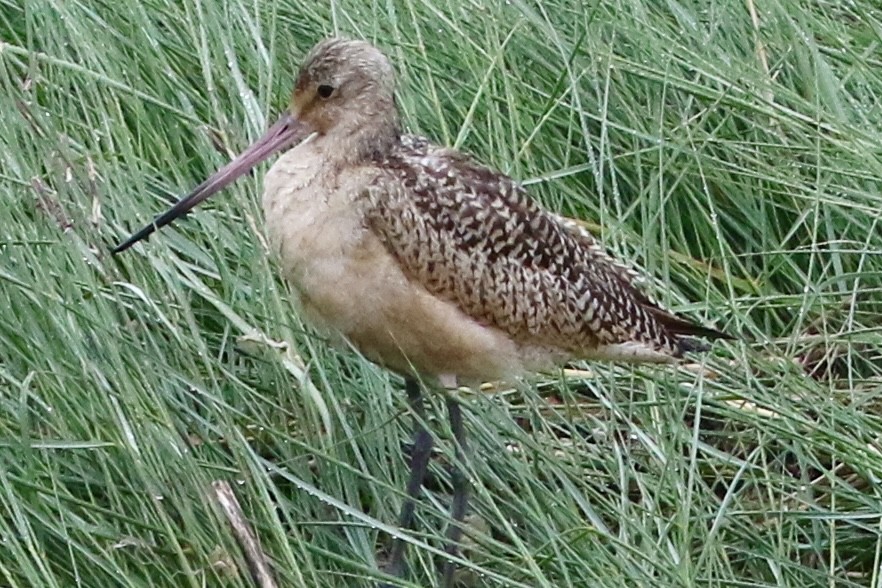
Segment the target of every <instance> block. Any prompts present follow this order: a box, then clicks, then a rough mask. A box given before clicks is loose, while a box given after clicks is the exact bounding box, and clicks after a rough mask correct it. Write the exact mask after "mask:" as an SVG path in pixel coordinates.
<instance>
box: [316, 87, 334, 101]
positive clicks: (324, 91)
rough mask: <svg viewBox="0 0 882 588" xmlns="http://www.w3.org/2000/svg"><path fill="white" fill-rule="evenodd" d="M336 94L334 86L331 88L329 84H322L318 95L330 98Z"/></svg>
mask: <svg viewBox="0 0 882 588" xmlns="http://www.w3.org/2000/svg"><path fill="white" fill-rule="evenodd" d="M333 93H334V86H329V85H327V84H322V85H321V86H319V87H318V95H319V96H321V97H322V98H330V97H331V94H333Z"/></svg>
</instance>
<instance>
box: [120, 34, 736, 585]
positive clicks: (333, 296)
mask: <svg viewBox="0 0 882 588" xmlns="http://www.w3.org/2000/svg"><path fill="white" fill-rule="evenodd" d="M396 92H397V89H396V76H395V71H394V68H393V65H392V63H391V62H390V60H389V59H388V58H387V57H386V55H385V54H384V53H383V52H382V51H381V50H380V49H378V48H377V47H375V46H374V45H372V44H371V43H369V42H366V41H362V40H353V39H346V38H339V37H335V38H329V39H325V40H322V41H320V42H319V43H318V44H317V45H315V46H314V47H313V48H312V49H311V51H309V52H308V54H307V55H306V56H305V58H304V60H303V63H302V66H301V68H300V70H299V73H298V75H297V77H296V82H295V84H294V89H293V92H292V94H291V99H290V103H289V105H288V108H287V109H286V110H285V111H284V113H283V114H282V115H281V117H280V118H279V120H278V121H277V122H276V123H275V124H273V125H272V126H271V127H270V128H269V129H268V131H267V132H266V133H265V134H264V135H263V136H262V137H261V138H260V139H258V140H257V141H256V142H254V143H253V144H252V145H251V146H250V147H248V148H246V149H245V150H244V151H243V152H242V153H241V154H240V155H239V156H238V157H236V158H235V159H233V160H232V161H231V162H230V163H228V164H227V165H226V166H224V167H222V168H220V169H219V170H218V171H217V172H216V173H214V174H213V175H211V177H209V178H208V179H207V180H205V181H204V182H203V183H201V184H199V185H198V186H197V187H196V188H195V189H194V190H193V191H192V192H190V193H189V194H188V195H186V196H184V197H183V198H181V199H180V200H179V201H178V202H177V203H176V204H175V205H174V206H172V207H171V208H170V209H168V210H167V211H166V212H165V213H163V214H160V215H159V216H157V217H156V218H155V219H154V220H153V222H151V223H150V224H148V225H146V226H145V227H143V228H142V229H141V230H140V231H138V232H136V233H134V234H133V235H132V236H131V237H130V238H128V239H127V240H125V241H124V242H122V243H121V244H119V245H118V246H117V247H116V248H115V249H114V250H113V253H115V254H116V253H120V252H122V251H124V250H126V249H128V248H129V247H131V246H132V245H134V244H135V243H137V242H138V241H141V240H142V239H145V238H146V237H147V236H149V235H150V234H151V233H153V232H154V231H156V230H157V229H160V228H161V227H163V226H165V225H167V224H169V223H171V222H172V221H174V220H175V219H177V218H179V217H181V216H182V215H184V214H186V213H187V212H189V211H190V210H191V209H193V208H194V207H195V206H196V205H198V204H199V203H200V202H203V201H204V200H206V199H207V198H209V197H210V196H212V195H214V194H216V193H217V192H219V191H220V190H221V189H223V188H224V187H225V186H227V185H228V184H230V183H231V182H233V181H234V180H235V179H237V178H238V177H240V176H242V175H243V174H245V173H247V172H249V171H250V170H251V169H252V168H253V167H254V166H255V165H257V164H258V163H260V162H262V161H264V160H266V159H268V158H270V157H271V156H273V155H275V154H280V155H279V157H278V158H277V159H276V160H275V162H274V163H273V164H272V166H271V167H270V169H269V171H268V172H267V173H266V176H265V177H264V190H263V201H262V204H263V211H264V216H265V223H266V232H267V235H268V237H269V242H270V243H271V246H272V249H273V252H274V255H275V256H276V257H277V259H278V263H279V265H280V268H281V272H282V274H283V276H284V278H285V279H286V280H287V281H288V282H289V283H290V285H291V286H292V288H291V290H292V292H293V295H294V296H295V297H296V298H297V303H298V306H299V309H300V312H301V313H302V316H303V318H304V319H305V320H306V321H307V322H308V323H310V324H311V325H313V326H314V327H315V328H316V329H318V330H319V331H320V332H323V333H325V334H327V335H330V336H332V337H333V338H336V339H337V340H339V341H340V342H343V343H348V344H351V345H352V346H354V347H355V348H356V349H357V350H358V351H359V352H360V353H362V354H363V355H364V356H365V357H366V358H368V359H369V360H371V361H372V362H374V363H376V364H378V365H380V366H382V367H385V368H387V369H389V370H391V371H393V372H396V373H398V374H401V375H402V376H403V377H404V380H405V390H406V395H407V400H408V404H409V408H410V412H411V414H412V416H413V421H414V424H413V446H412V447H413V449H412V451H411V454H410V472H409V477H408V482H407V488H406V498H405V500H404V502H403V504H402V507H401V511H400V515H399V519H398V525H399V527H400V528H401V529H402V530H403V531H404V532H407V531H411V530H412V529H413V523H414V508H415V503H416V501H417V500H418V498H419V495H420V492H421V488H422V484H423V481H424V478H425V475H426V470H427V467H428V462H429V458H430V454H431V451H432V445H433V438H432V435H431V434H430V432H429V431H428V430H427V429H426V427H425V422H426V421H425V415H424V408H423V400H424V398H423V392H424V390H434V391H439V392H440V393H442V394H444V397H445V404H446V409H447V411H448V418H449V421H450V426H451V430H452V432H453V436H454V440H455V446H454V447H455V457H456V460H455V462H454V463H455V464H457V465H454V467H453V468H452V474H451V476H452V488H453V496H452V506H451V517H450V523H449V525H448V530H447V532H446V539H445V544H444V545H445V552H446V554H447V555H448V556H450V557H447V558H446V559H445V560H444V562H443V563H442V569H441V570H440V579H441V585H442V586H445V587H449V586H452V584H453V578H454V572H455V569H456V566H455V564H454V562H453V559H454V556H456V555H457V554H458V545H459V542H460V539H461V535H462V531H463V520H464V517H465V514H466V509H467V501H468V492H469V483H468V480H467V479H466V477H465V475H464V473H463V471H462V469H461V464H462V463H463V461H464V460H465V458H466V452H467V447H466V433H465V430H464V425H463V419H462V412H461V406H460V400H458V399H457V398H456V396H455V395H454V394H452V393H450V391H452V390H455V389H456V388H457V387H459V386H476V385H478V384H480V383H481V382H485V381H492V380H511V379H513V378H518V377H521V376H522V375H525V374H529V373H531V372H538V371H543V370H548V369H552V368H553V367H554V366H558V365H561V364H563V363H565V362H568V361H572V360H608V361H625V362H652V363H670V362H675V361H677V360H679V359H680V358H682V357H683V356H684V354H687V353H690V352H702V351H707V350H708V349H709V347H710V346H709V345H708V344H707V342H706V341H707V340H714V339H727V338H730V337H729V335H727V334H726V333H724V332H722V331H720V330H717V329H714V328H710V327H705V326H702V325H700V324H697V323H696V322H693V321H691V320H689V319H687V318H684V317H681V316H678V315H676V314H674V313H673V312H671V311H669V310H667V309H665V308H663V307H662V306H660V305H659V304H658V303H656V302H655V301H654V300H652V299H651V298H650V297H649V296H648V295H647V294H646V293H645V292H644V291H643V289H642V288H641V287H640V286H639V275H638V274H637V273H636V272H635V271H633V270H632V269H630V268H629V267H628V266H626V265H625V264H623V263H621V262H620V261H618V260H617V259H616V258H615V257H613V256H612V255H610V254H609V253H607V251H606V249H605V248H604V247H603V245H602V244H601V243H600V242H599V241H598V240H597V239H595V238H594V237H593V236H592V235H591V234H590V233H589V232H588V231H586V230H585V229H584V228H583V227H582V226H581V225H579V224H578V223H576V222H574V221H572V220H569V219H565V218H563V217H561V216H559V215H557V214H555V213H553V212H551V211H549V210H547V209H545V208H543V207H542V206H541V205H540V204H539V203H537V201H536V200H534V199H533V198H531V197H530V195H529V194H528V193H527V191H526V190H525V188H524V187H522V186H521V185H520V184H519V183H518V182H516V181H515V180H514V179H512V178H511V177H509V176H508V175H506V174H504V173H501V172H499V171H497V170H495V169H493V168H492V167H489V166H487V165H484V164H482V163H480V162H479V161H477V160H476V159H475V158H473V157H471V156H470V155H468V154H465V153H462V152H460V151H457V150H455V149H452V148H447V147H444V146H440V145H437V144H435V143H433V142H432V141H430V140H429V139H427V138H425V137H422V136H417V135H414V134H408V133H406V132H404V130H403V125H402V121H401V116H400V113H399V110H398V107H397V104H396ZM404 551H405V543H404V542H403V541H401V540H400V539H399V540H394V541H393V543H392V547H391V548H390V552H389V555H388V560H387V564H386V566H385V572H386V574H388V575H389V577H393V578H402V577H403V576H404V575H406V572H407V570H406V565H405V553H404Z"/></svg>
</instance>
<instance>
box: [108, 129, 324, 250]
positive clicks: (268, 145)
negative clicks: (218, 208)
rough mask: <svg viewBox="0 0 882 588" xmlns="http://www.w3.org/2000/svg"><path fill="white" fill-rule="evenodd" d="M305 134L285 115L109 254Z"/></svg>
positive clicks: (169, 221)
mask: <svg viewBox="0 0 882 588" xmlns="http://www.w3.org/2000/svg"><path fill="white" fill-rule="evenodd" d="M308 134H309V130H308V129H307V128H306V127H305V126H304V125H303V123H301V122H300V121H298V120H297V119H296V118H294V117H293V116H292V115H291V114H285V115H284V116H282V118H281V119H279V121H278V122H276V124H274V125H273V126H272V127H270V128H269V130H268V131H267V132H266V133H265V134H264V135H263V136H262V137H261V138H260V139H258V140H257V141H255V142H254V143H253V144H252V145H251V146H249V147H248V148H247V149H245V151H243V152H242V153H241V154H240V155H239V156H238V157H236V158H235V159H233V161H231V162H230V163H228V164H227V165H225V166H224V167H222V168H220V169H219V170H218V171H216V172H215V173H214V174H213V175H212V176H211V177H210V178H208V179H207V180H205V181H204V182H202V183H201V184H199V185H198V186H196V188H195V189H194V190H193V191H192V192H190V193H189V194H187V195H186V196H184V197H183V198H181V199H180V200H178V202H177V203H176V204H175V205H174V206H172V207H171V208H169V209H168V210H167V211H165V212H164V213H162V214H160V215H159V216H157V217H156V218H155V219H153V222H152V223H150V224H149V225H147V226H145V227H144V228H142V229H141V230H140V231H138V232H137V233H135V234H133V235H132V236H131V237H129V238H128V239H126V240H125V241H123V242H122V243H120V244H119V245H117V246H116V248H115V249H114V250H113V253H114V254H116V253H120V252H122V251H125V250H126V249H128V248H129V247H131V246H132V245H134V244H135V243H137V242H138V241H140V240H142V239H145V238H147V237H148V236H150V234H151V233H153V232H154V231H157V230H159V229H161V228H162V227H164V226H165V225H167V224H169V223H171V222H172V221H174V220H175V219H177V218H178V217H180V216H183V215H185V214H187V213H188V212H190V211H191V210H192V209H193V208H194V207H195V206H196V205H198V204H199V203H200V202H202V201H204V200H207V199H208V198H210V197H211V196H213V195H214V194H216V193H218V192H220V191H221V190H222V189H224V188H225V187H227V186H228V185H229V184H230V183H232V182H233V181H234V180H236V179H237V178H239V177H240V176H242V175H243V174H246V173H248V172H249V171H250V170H251V168H253V167H254V166H255V165H257V164H258V163H260V162H262V161H264V160H266V159H267V158H268V157H270V156H271V155H273V154H275V153H278V152H279V151H283V150H285V149H288V148H289V147H292V146H293V145H295V144H297V143H299V142H300V141H302V140H303V139H304V138H306V136H307V135H308Z"/></svg>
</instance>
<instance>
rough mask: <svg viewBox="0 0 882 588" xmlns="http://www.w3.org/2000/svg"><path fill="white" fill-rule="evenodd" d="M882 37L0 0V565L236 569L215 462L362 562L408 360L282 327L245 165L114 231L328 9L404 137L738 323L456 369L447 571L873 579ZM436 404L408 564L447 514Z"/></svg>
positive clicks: (278, 82)
mask: <svg viewBox="0 0 882 588" xmlns="http://www.w3.org/2000/svg"><path fill="white" fill-rule="evenodd" d="M880 31H882V16H880V13H879V12H878V10H877V9H876V7H875V5H874V3H873V2H871V1H870V0H857V1H855V2H850V3H840V2H819V1H812V2H810V1H807V0H791V1H783V0H769V1H768V2H762V3H754V1H753V0H748V1H747V2H719V3H704V2H689V1H683V2H674V1H671V2H651V1H648V0H629V1H622V0H620V1H615V0H598V1H595V2H580V1H578V0H552V1H549V2H533V1H528V0H512V1H511V2H507V3H499V2H493V1H483V0H474V1H472V2H460V1H458V0H457V1H453V0H451V1H447V2H444V1H442V2H428V1H419V0H396V1H388V2H374V3H362V2H356V1H352V2H350V1H341V2H332V3H330V4H319V3H315V4H313V3H306V2H304V3H295V2H291V3H289V2H280V1H278V0H267V1H265V2H242V1H240V0H228V1H225V2H217V3H214V2H184V3H179V2H171V1H167V0H145V1H144V2H140V3H116V4H114V3H105V2H61V1H57V0H55V1H53V0H26V1H18V2H16V1H14V0H0V194H2V197H3V199H2V205H0V227H2V232H0V585H4V586H14V587H24V586H41V587H42V586H77V585H78V586H111V585H115V586H127V587H133V586H193V587H194V588H195V587H196V586H218V585H224V586H248V585H251V580H250V578H249V576H248V573H247V568H246V564H245V561H244V559H243V556H242V554H241V550H240V548H239V545H238V544H237V542H236V540H235V539H234V537H233V534H232V532H231V531H230V530H229V528H228V526H227V524H226V522H225V521H224V520H223V518H222V517H220V516H219V515H218V514H217V511H216V510H215V509H214V507H213V505H212V502H211V500H210V499H209V498H208V495H207V493H208V489H209V488H210V486H211V483H212V482H213V481H215V480H227V481H229V482H231V483H233V484H234V488H235V490H236V494H237V496H238V497H239V500H240V501H241V502H242V506H243V509H244V510H245V513H246V515H247V516H248V518H249V520H250V521H251V523H252V524H253V525H254V527H255V529H256V532H257V533H258V535H259V537H260V540H261V543H262V547H263V549H264V551H265V552H266V553H267V555H268V556H269V557H270V559H271V561H272V563H273V565H274V568H275V571H276V574H277V575H278V578H279V580H280V583H281V584H282V585H285V586H368V585H371V584H372V582H373V579H375V578H376V577H377V572H375V569H376V564H377V558H378V556H381V555H382V549H383V545H384V544H385V541H386V540H387V535H386V533H385V532H383V530H384V529H385V530H386V531H388V530H389V529H390V528H389V524H390V523H392V522H394V521H395V516H396V514H395V513H396V512H397V509H398V506H399V504H400V499H401V488H402V487H403V480H404V477H405V475H406V467H405V452H403V451H402V444H403V443H404V442H405V441H406V440H407V438H408V437H407V434H408V433H407V428H408V424H409V419H408V418H404V417H406V414H405V413H406V410H405V403H404V401H403V398H402V397H401V396H402V395H401V393H400V391H399V390H400V384H401V383H400V381H399V380H398V379H397V378H396V377H393V376H390V375H389V374H387V373H385V372H383V371H382V370H380V369H379V368H377V367H374V366H372V365H371V364H369V363H368V362H366V361H365V360H363V359H361V358H359V357H358V356H357V354H356V353H355V352H353V351H351V350H342V351H341V350H334V349H331V348H329V347H328V346H327V345H326V344H325V342H324V341H323V340H322V339H321V338H320V337H319V336H317V335H315V334H314V333H313V332H311V331H310V330H308V329H305V328H304V327H303V325H302V324H301V322H300V320H299V318H298V315H297V312H296V309H295V308H294V306H293V304H292V303H291V300H290V296H289V291H288V289H287V287H286V286H285V285H284V284H283V283H282V282H281V281H280V279H279V278H278V274H277V271H276V267H275V262H274V260H272V258H270V257H268V256H267V255H266V246H265V243H264V239H263V236H262V228H261V227H262V220H261V213H260V210H259V205H258V201H259V198H258V193H259V190H260V182H259V181H258V179H256V178H253V179H245V180H242V181H240V182H239V183H238V184H236V186H235V187H233V188H231V189H229V190H228V191H227V192H226V193H225V195H222V196H220V197H218V198H216V199H215V202H214V204H211V205H208V206H206V207H203V208H202V209H200V210H199V211H198V212H196V213H194V214H192V215H190V217H189V219H188V220H187V221H185V222H179V223H177V224H176V225H175V226H173V227H170V228H168V229H166V230H164V231H163V232H162V233H161V234H160V235H158V236H156V237H154V238H152V239H151V241H150V242H149V243H148V244H145V245H142V246H139V247H137V248H135V249H134V250H132V251H131V252H129V253H127V254H126V255H124V256H121V257H118V258H114V257H111V256H110V255H109V253H108V252H109V247H110V246H112V245H113V244H115V243H116V242H117V241H118V240H119V239H120V238H121V237H124V236H125V235H126V234H127V233H128V232H129V231H130V230H131V229H133V228H136V227H137V226H140V225H141V224H143V223H144V222H146V221H147V220H149V219H150V218H151V217H152V215H153V214H155V213H156V212H158V211H160V210H162V209H164V207H165V206H166V204H167V202H168V201H170V200H172V199H174V198H175V197H176V196H177V195H180V194H181V193H182V192H183V191H185V190H186V189H187V188H188V187H191V186H193V185H194V184H195V183H197V182H198V181H199V180H200V179H202V178H203V177H204V176H205V175H206V174H207V173H209V172H210V171H211V170H212V169H213V168H215V167H217V166H218V165H220V164H222V163H223V162H225V161H226V160H227V159H228V158H229V156H230V155H231V154H232V153H234V152H235V151H237V150H239V149H241V148H242V147H244V146H245V145H246V144H247V142H248V141H249V139H253V138H255V137H256V136H257V135H258V133H260V131H261V130H263V129H264V128H265V127H266V126H267V124H268V123H269V122H271V120H272V118H273V117H274V116H275V115H276V114H277V113H278V112H279V111H280V110H281V109H282V108H284V106H285V102H286V98H287V93H288V91H289V86H290V84H291V83H292V81H293V77H294V75H295V73H296V68H297V66H298V63H299V61H300V59H301V58H302V57H303V55H304V54H305V52H306V51H307V50H308V48H309V47H310V46H311V45H312V44H313V43H315V42H316V41H317V40H318V39H320V38H322V37H324V36H327V35H330V34H334V33H341V34H346V35H349V36H354V37H360V38H366V39H369V40H372V41H374V42H376V43H377V44H379V45H380V46H381V47H383V48H384V49H385V50H386V51H387V52H388V54H389V55H390V57H391V58H392V59H393V60H394V62H395V63H396V66H397V69H398V73H399V77H400V82H401V91H400V104H401V108H402V110H403V112H404V115H405V119H406V121H407V124H408V126H409V128H410V129H411V130H413V131H416V132H420V133H423V134H426V135H428V136H430V137H433V138H434V139H436V140H437V141H439V142H441V143H444V144H449V145H456V146H458V147H460V148H463V149H466V150H468V151H470V152H472V153H474V154H475V155H476V156H477V157H479V158H480V159H482V160H484V161H486V162H489V163H492V164H494V165H496V166H498V167H500V168H502V169H505V170H506V171H508V172H509V173H511V174H512V175H514V176H515V177H517V178H519V179H522V180H523V181H524V182H525V183H526V184H528V185H529V188H530V191H531V193H532V194H533V195H534V196H535V197H536V198H538V199H539V200H541V201H542V202H543V203H545V204H546V205H547V206H549V207H550V208H552V209H554V210H556V211H559V212H561V213H563V214H566V215H568V216H572V217H576V218H578V219H581V220H583V221H585V222H586V223H587V225H588V226H589V227H592V228H593V229H595V230H596V231H597V232H598V234H599V235H600V236H602V238H603V239H604V241H605V243H606V244H607V246H608V247H609V248H610V249H611V250H613V251H614V252H616V254H617V255H619V256H621V257H622V258H624V259H625V260H626V261H627V262H628V263H631V264H633V265H635V266H637V267H640V268H642V269H643V270H644V271H645V273H646V274H647V276H649V277H650V279H649V284H648V289H649V290H650V291H651V292H652V293H653V294H654V295H656V296H657V297H659V298H660V299H662V300H663V301H664V302H665V303H666V304H668V305H669V306H671V307H673V308H676V309H678V310H680V311H683V312H685V313H688V314H689V315H691V316H693V317H697V318H700V319H702V320H706V321H708V322H711V323H713V324H716V325H718V326H721V327H723V328H725V329H726V330H727V331H729V332H730V333H733V334H738V335H739V337H740V340H739V341H736V342H733V343H726V344H720V345H717V346H715V348H714V351H713V353H711V354H709V355H707V356H706V357H701V358H696V361H698V362H699V363H698V364H696V365H693V366H691V367H673V368H667V367H666V368H656V367H641V366H634V367H621V366H618V367H616V366H606V365H591V366H582V368H583V369H582V371H580V372H574V373H572V374H570V377H567V378H562V377H561V375H562V374H560V373H556V374H546V375H543V376H539V377H537V379H536V380H535V381H532V382H531V383H530V385H529V386H527V387H526V388H524V389H519V390H515V391H504V392H503V393H500V394H498V395H496V396H493V397H489V396H486V395H474V396H473V397H470V398H469V402H468V403H467V416H466V419H467V427H468V430H469V433H470V435H471V440H470V442H471V454H472V458H471V462H470V478H471V480H472V482H473V485H474V493H473V497H474V498H473V502H472V505H473V512H472V519H471V520H472V524H473V528H472V529H471V531H470V535H471V541H472V544H471V548H470V550H469V551H468V552H467V553H466V554H465V557H466V559H467V562H468V563H467V564H463V565H462V566H461V567H462V569H463V578H464V580H466V581H469V582H471V584H472V585H475V586H544V587H552V586H554V587H558V586H821V585H826V586H882V579H880V569H882V568H880V565H882V530H880V529H882V507H880V504H882V503H880V496H879V493H880V490H879V480H880V476H882V455H880V443H882V425H880V417H879V412H880V411H879V409H880V406H882V379H880V376H882V365H880V354H879V343H880V336H879V332H880V329H879V322H880V321H879V316H880V311H882V304H880V292H882V232H880V230H879V226H878V222H879V216H880V215H879V211H880V209H882V198H880V181H879V178H880V177H882V149H880V147H879V145H880V144H882V132H880V131H882V123H880V121H882V103H880V97H882V62H880V59H879V54H880V43H882V37H880V33H879V32H880ZM258 175H259V174H258ZM586 370H588V371H586ZM432 404H433V406H432V408H433V409H434V410H432V411H431V412H430V414H432V415H435V416H433V417H432V424H433V425H434V428H435V430H436V431H437V432H438V434H439V436H440V438H441V443H440V451H441V454H440V455H439V457H438V460H437V461H436V463H435V465H434V466H433V467H434V472H435V474H436V476H435V480H434V482H433V483H432V484H431V485H430V491H429V492H428V494H427V495H426V497H425V500H424V501H423V502H422V504H421V506H420V509H419V515H420V517H421V520H422V528H423V529H424V530H425V533H424V534H422V533H418V534H416V535H413V536H412V540H413V542H414V545H413V546H412V549H411V553H412V554H413V556H412V558H411V562H412V573H411V575H410V578H411V582H412V584H410V585H431V584H432V582H434V578H435V572H434V570H435V565H436V563H437V556H436V555H435V554H436V553H437V549H438V548H439V547H440V546H441V537H442V532H443V525H444V520H445V518H446V514H445V513H446V501H447V500H448V497H447V490H446V483H445V482H444V475H443V474H444V467H445V463H447V462H449V460H450V459H451V455H452V448H451V446H450V443H449V441H447V439H449V434H448V431H447V428H446V425H445V420H444V418H443V411H442V410H441V405H442V404H443V403H442V402H440V400H439V399H437V398H435V399H432Z"/></svg>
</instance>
